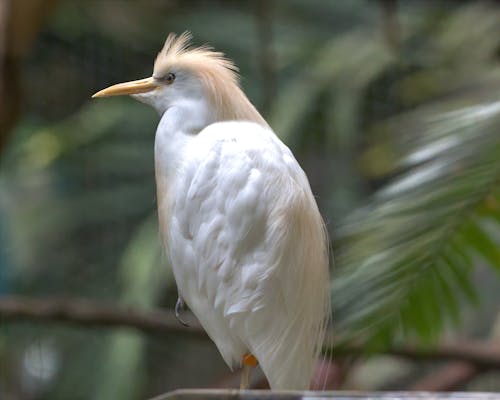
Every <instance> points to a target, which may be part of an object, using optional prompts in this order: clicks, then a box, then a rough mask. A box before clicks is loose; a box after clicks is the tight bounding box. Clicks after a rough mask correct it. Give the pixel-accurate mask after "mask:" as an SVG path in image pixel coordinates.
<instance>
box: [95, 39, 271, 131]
mask: <svg viewBox="0 0 500 400" xmlns="http://www.w3.org/2000/svg"><path fill="white" fill-rule="evenodd" d="M190 39H191V34H190V33H189V32H184V33H183V34H181V35H180V36H176V35H175V34H173V33H171V34H169V35H168V37H167V40H166V41H165V45H164V46H163V49H162V50H161V51H160V53H158V56H157V57H156V61H155V63H154V68H153V75H152V76H151V77H149V78H145V79H139V80H136V81H130V82H125V83H119V84H117V85H113V86H110V87H108V88H106V89H103V90H101V91H99V92H97V93H95V94H94V95H93V96H92V97H107V96H121V95H132V96H133V97H134V98H136V99H137V100H139V101H141V102H143V103H146V104H149V105H151V106H153V107H154V108H156V110H158V112H159V113H160V114H163V113H164V112H165V111H166V110H168V109H169V108H170V107H173V106H178V105H182V104H185V103H186V102H196V101H198V102H199V101H200V100H201V101H206V103H207V104H208V105H209V107H210V112H211V113H212V114H213V118H212V119H213V122H216V121H223V120H250V121H254V122H257V123H260V124H263V125H266V126H267V124H266V122H265V121H264V119H263V118H262V117H261V115H260V114H259V113H258V111H257V110H256V109H255V108H254V106H253V105H252V104H251V103H250V101H249V100H248V99H247V97H246V96H245V94H244V93H243V92H242V90H241V89H240V87H239V82H238V74H237V67H236V66H235V65H234V63H233V62H232V61H231V60H229V59H227V58H225V57H224V54H223V53H220V52H217V51H214V50H212V48H210V47H208V46H201V47H196V48H191V47H190V45H189V41H190Z"/></svg>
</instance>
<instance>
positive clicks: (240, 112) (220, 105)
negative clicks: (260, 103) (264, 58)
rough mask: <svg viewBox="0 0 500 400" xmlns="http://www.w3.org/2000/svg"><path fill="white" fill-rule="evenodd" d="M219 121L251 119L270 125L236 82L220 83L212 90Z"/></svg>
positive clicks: (211, 98)
mask: <svg viewBox="0 0 500 400" xmlns="http://www.w3.org/2000/svg"><path fill="white" fill-rule="evenodd" d="M210 100H211V103H212V104H213V107H214V109H215V110H217V112H216V118H217V121H251V122H255V123H257V124H259V125H262V126H264V127H268V124H267V122H266V121H265V119H264V118H263V117H262V115H260V113H259V112H258V111H257V109H256V108H255V107H254V105H253V104H252V103H251V102H250V100H249V99H248V97H247V96H246V95H245V93H244V92H243V90H241V88H240V87H239V86H238V85H236V84H225V85H224V84H220V85H217V86H216V89H215V90H214V91H212V92H211V95H210Z"/></svg>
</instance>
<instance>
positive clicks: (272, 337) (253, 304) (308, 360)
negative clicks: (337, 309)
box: [157, 121, 329, 389]
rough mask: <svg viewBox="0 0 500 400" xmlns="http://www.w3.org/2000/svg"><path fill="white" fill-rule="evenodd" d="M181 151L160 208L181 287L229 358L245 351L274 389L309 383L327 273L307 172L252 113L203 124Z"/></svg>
mask: <svg viewBox="0 0 500 400" xmlns="http://www.w3.org/2000/svg"><path fill="white" fill-rule="evenodd" d="M179 160H180V161H179V164H178V167H177V171H176V174H175V182H172V185H171V186H172V188H174V189H173V190H170V191H169V198H170V200H169V203H168V205H165V204H163V203H162V204H163V205H162V207H169V208H170V209H169V210H160V213H161V214H162V215H165V216H168V219H169V220H168V221H167V223H166V224H165V225H164V226H162V229H164V230H165V231H164V232H162V236H163V237H164V238H165V241H166V243H165V244H166V245H167V247H168V248H169V250H170V259H171V262H172V267H173V270H174V275H175V279H176V282H177V285H178V288H179V292H180V294H181V295H182V297H183V298H184V300H185V301H186V303H187V304H188V306H189V307H190V309H191V310H192V311H193V313H194V314H195V315H196V316H197V318H198V319H199V321H200V323H201V324H202V325H203V327H204V328H205V330H206V331H207V333H208V335H209V336H210V337H211V338H212V340H213V341H214V342H215V344H216V345H217V347H218V349H219V351H220V353H221V355H222V357H223V358H224V360H225V361H226V363H227V364H228V365H229V366H230V368H234V367H237V366H239V365H240V362H241V358H242V356H243V354H245V353H252V354H253V355H254V356H255V357H256V358H257V359H258V361H259V364H260V366H261V368H262V370H263V372H264V374H265V375H266V377H267V378H268V380H269V383H270V385H271V388H272V389H307V388H308V387H309V383H310V379H311V376H312V373H313V367H314V365H315V364H314V363H315V359H316V357H317V356H318V352H319V351H320V347H321V344H322V341H323V338H324V332H325V328H326V326H325V321H326V319H327V318H328V315H329V273H328V252H327V248H328V247H327V237H326V233H325V229H324V226H323V221H322V218H321V216H320V214H319V211H318V208H317V205H316V202H315V200H314V197H313V195H312V192H311V189H310V186H309V182H308V180H307V177H306V175H305V174H304V172H303V171H302V169H301V168H300V166H299V164H298V163H297V161H296V160H295V158H294V157H293V155H292V153H291V152H290V150H289V149H288V148H287V147H286V146H285V145H284V144H283V143H282V142H281V141H280V140H279V139H278V138H277V137H276V135H275V134H274V133H273V132H272V131H271V130H270V129H268V128H265V127H263V126H261V125H258V124H255V123H251V122H242V121H237V122H236V121H233V122H219V123H215V124H212V125H209V126H208V127H206V128H205V129H203V130H202V131H201V132H200V133H199V134H198V135H196V136H194V137H193V139H192V140H190V141H189V142H188V143H187V145H186V147H185V148H184V150H183V154H182V156H181V157H179ZM157 168H158V165H157ZM157 174H158V171H157ZM160 174H161V171H160Z"/></svg>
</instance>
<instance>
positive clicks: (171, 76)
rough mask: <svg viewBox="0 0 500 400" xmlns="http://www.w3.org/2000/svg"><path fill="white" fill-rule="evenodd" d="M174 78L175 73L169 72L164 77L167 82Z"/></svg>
mask: <svg viewBox="0 0 500 400" xmlns="http://www.w3.org/2000/svg"><path fill="white" fill-rule="evenodd" d="M174 79H175V75H174V74H172V73H171V72H170V73H168V74H167V76H166V77H165V80H166V81H167V82H168V83H172V82H173V81H174Z"/></svg>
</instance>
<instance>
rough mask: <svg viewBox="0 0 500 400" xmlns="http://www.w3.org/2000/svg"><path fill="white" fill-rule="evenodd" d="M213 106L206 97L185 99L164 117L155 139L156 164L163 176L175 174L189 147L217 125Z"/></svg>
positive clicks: (177, 103)
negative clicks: (209, 126)
mask: <svg viewBox="0 0 500 400" xmlns="http://www.w3.org/2000/svg"><path fill="white" fill-rule="evenodd" d="M211 115H213V112H211V110H210V104H209V103H208V102H207V101H205V100H204V99H203V98H200V99H184V100H180V101H178V102H176V103H175V104H172V106H171V107H169V108H168V109H167V110H166V111H165V112H164V113H163V115H162V117H161V120H160V123H159V125H158V128H157V130H156V137H155V162H156V168H157V178H158V169H160V170H161V171H162V173H164V174H168V173H170V172H171V171H175V170H176V169H177V168H178V166H179V163H180V162H182V156H183V153H184V149H185V147H186V145H187V144H188V143H189V142H190V141H191V140H193V139H194V138H195V137H196V135H197V134H198V133H199V132H200V131H201V130H203V129H204V128H205V127H206V126H208V125H210V124H212V123H213V122H215V120H214V117H213V116H211Z"/></svg>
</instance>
